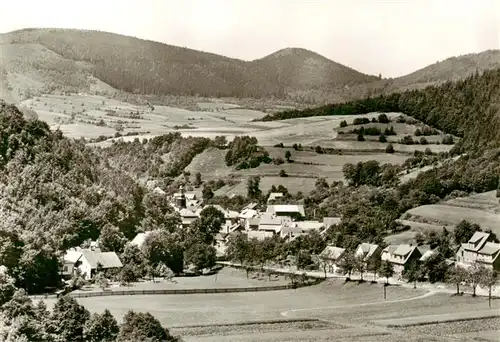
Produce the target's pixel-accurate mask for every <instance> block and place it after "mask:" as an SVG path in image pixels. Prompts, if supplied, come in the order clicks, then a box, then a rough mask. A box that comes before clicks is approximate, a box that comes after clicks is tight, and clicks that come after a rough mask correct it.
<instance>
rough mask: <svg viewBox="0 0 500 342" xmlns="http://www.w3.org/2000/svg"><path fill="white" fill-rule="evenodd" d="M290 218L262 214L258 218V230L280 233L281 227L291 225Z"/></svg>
mask: <svg viewBox="0 0 500 342" xmlns="http://www.w3.org/2000/svg"><path fill="white" fill-rule="evenodd" d="M291 224H292V219H291V218H290V217H286V216H283V217H279V216H274V215H269V214H267V213H266V214H264V215H262V216H261V217H260V220H259V230H260V231H267V232H273V233H274V234H280V233H281V229H282V228H283V227H285V226H291Z"/></svg>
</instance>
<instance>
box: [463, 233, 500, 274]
mask: <svg viewBox="0 0 500 342" xmlns="http://www.w3.org/2000/svg"><path fill="white" fill-rule="evenodd" d="M491 240H492V236H491V234H489V233H485V232H475V233H474V235H472V237H471V238H470V239H469V241H468V242H467V243H462V245H461V246H460V249H459V250H458V252H457V254H456V260H457V263H458V264H460V265H463V266H470V265H472V264H474V263H480V264H482V265H484V266H485V267H488V268H494V269H496V270H500V244H499V243H494V242H492V241H491Z"/></svg>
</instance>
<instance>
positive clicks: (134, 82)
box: [0, 29, 376, 97]
mask: <svg viewBox="0 0 500 342" xmlns="http://www.w3.org/2000/svg"><path fill="white" fill-rule="evenodd" d="M0 41H1V42H2V48H4V47H5V46H7V45H6V44H10V45H11V46H17V45H19V44H21V45H26V44H29V45H32V44H37V45H40V46H43V47H44V48H46V49H47V50H49V51H51V52H53V53H55V54H57V55H58V56H59V57H58V58H62V59H65V60H68V61H73V64H72V65H63V66H60V67H58V66H57V65H54V67H53V68H51V69H50V70H53V71H57V70H59V69H61V68H65V69H66V70H65V71H64V73H66V72H67V73H71V72H73V70H74V69H75V68H77V66H76V65H75V64H74V62H76V61H79V62H83V64H84V65H85V67H87V68H88V69H87V71H88V74H92V75H93V76H95V77H96V78H98V79H100V80H101V81H103V82H105V83H107V84H109V85H111V86H112V87H114V88H116V89H120V90H124V91H127V92H134V93H143V94H145V93H147V94H157V95H164V94H182V95H194V94H200V95H206V96H236V97H265V96H272V95H274V96H280V97H283V96H285V95H286V94H287V93H288V92H290V91H294V90H306V89H307V88H309V87H314V88H327V89H334V88H335V87H342V86H344V85H346V84H356V83H365V82H370V81H373V80H374V79H376V78H375V77H373V76H368V75H364V74H361V73H359V72H357V71H355V70H352V69H349V68H347V67H344V66H342V65H340V64H338V63H334V62H332V61H330V60H328V59H326V58H325V57H322V56H319V55H317V54H314V53H312V52H309V51H306V50H302V49H289V51H288V53H284V54H283V53H281V54H280V53H276V54H273V55H270V56H267V57H265V58H262V59H260V60H256V61H251V62H245V61H241V60H237V59H231V58H228V57H224V56H219V55H216V54H211V53H206V52H201V51H196V50H191V49H187V48H181V47H176V46H171V45H166V44H162V43H158V42H152V41H146V40H142V39H137V38H132V37H126V36H122V35H118V34H112V33H106V32H98V31H79V30H62V29H26V30H21V31H15V32H11V33H7V34H5V35H3V37H1V38H0ZM31 60H32V61H34V62H35V64H36V63H39V62H40V60H46V58H45V57H42V56H40V55H39V54H35V55H34V56H32V57H31ZM20 63H21V67H23V66H24V65H26V64H27V62H23V61H21V62H20ZM55 64H57V63H55ZM9 69H10V72H11V73H15V72H17V70H16V68H9ZM305 76H307V77H305ZM59 83H60V84H62V85H67V84H68V81H67V80H66V79H65V78H63V79H61V80H60V81H59Z"/></svg>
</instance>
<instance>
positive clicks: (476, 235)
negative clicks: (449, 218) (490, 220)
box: [469, 232, 490, 243]
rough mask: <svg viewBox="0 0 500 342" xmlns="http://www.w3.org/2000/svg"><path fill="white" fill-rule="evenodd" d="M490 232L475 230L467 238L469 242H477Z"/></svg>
mask: <svg viewBox="0 0 500 342" xmlns="http://www.w3.org/2000/svg"><path fill="white" fill-rule="evenodd" d="M489 236H490V234H488V233H484V232H475V233H474V234H473V235H472V237H471V238H470V239H469V243H477V242H479V241H480V240H482V239H485V238H488V237H489Z"/></svg>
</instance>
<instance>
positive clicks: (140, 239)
mask: <svg viewBox="0 0 500 342" xmlns="http://www.w3.org/2000/svg"><path fill="white" fill-rule="evenodd" d="M151 233H152V231H148V232H144V233H137V235H136V236H135V237H134V238H133V239H132V241H130V244H131V245H136V246H137V247H139V249H142V247H143V246H144V242H145V241H146V238H147V237H148V236H149V235H151Z"/></svg>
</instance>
